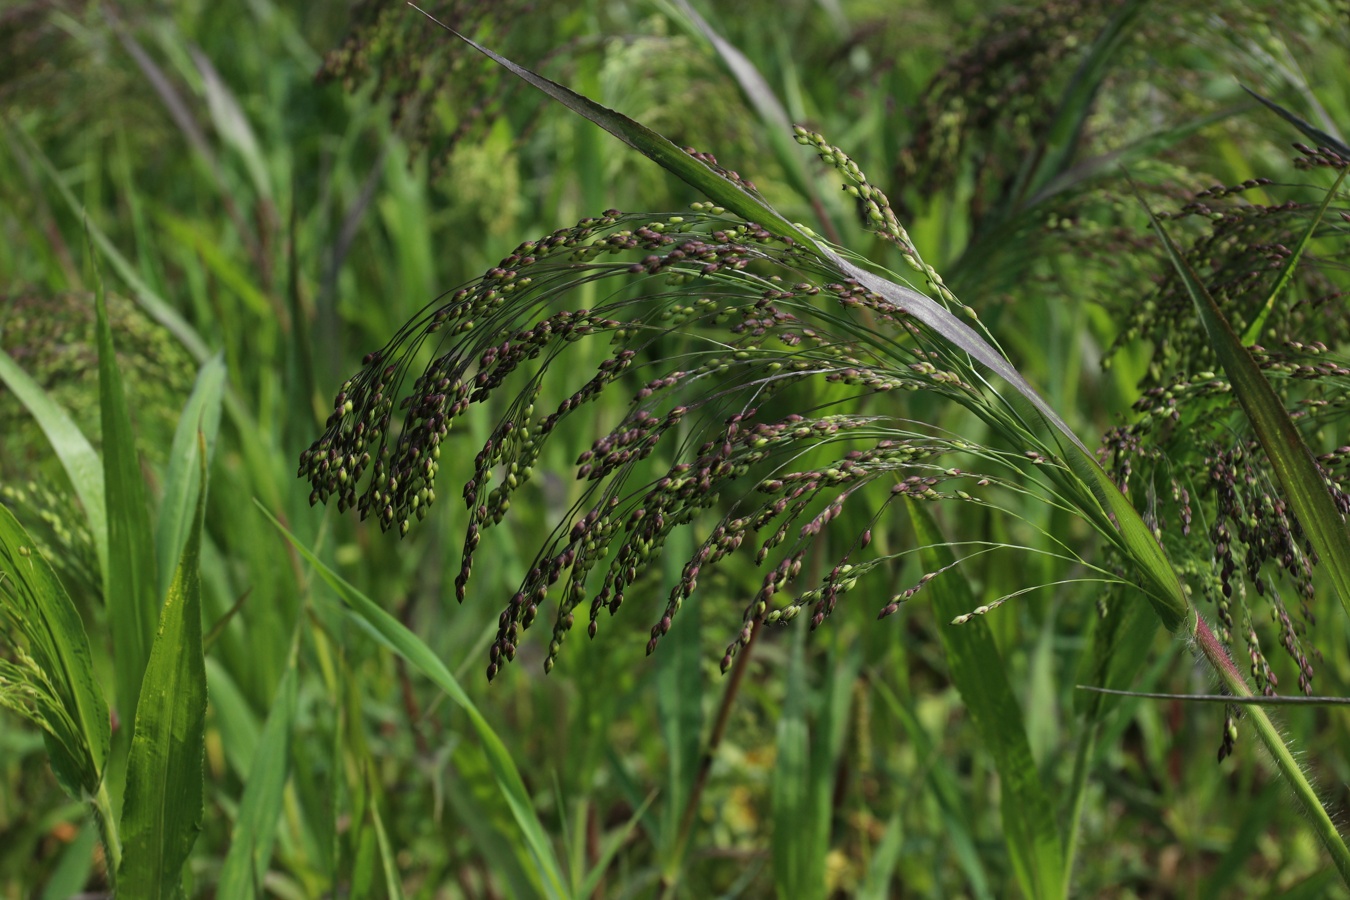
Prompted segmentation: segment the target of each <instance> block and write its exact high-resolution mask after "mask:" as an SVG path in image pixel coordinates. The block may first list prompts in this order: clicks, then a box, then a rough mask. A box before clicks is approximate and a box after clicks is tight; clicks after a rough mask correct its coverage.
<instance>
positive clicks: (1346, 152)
mask: <svg viewBox="0 0 1350 900" xmlns="http://www.w3.org/2000/svg"><path fill="white" fill-rule="evenodd" d="M1242 89H1243V90H1244V91H1246V92H1247V93H1249V94H1251V95H1252V96H1253V97H1255V98H1256V99H1257V100H1260V101H1261V103H1263V104H1264V105H1265V107H1266V108H1267V109H1269V110H1270V111H1271V112H1273V113H1275V115H1277V116H1279V117H1280V118H1281V119H1284V120H1285V121H1286V122H1288V123H1289V124H1290V125H1293V126H1294V127H1295V128H1297V129H1298V130H1299V131H1301V132H1303V135H1304V137H1306V138H1308V139H1309V140H1311V141H1313V142H1314V144H1316V145H1317V146H1318V147H1330V148H1331V149H1332V150H1334V151H1335V152H1336V153H1338V154H1340V155H1341V156H1343V157H1346V158H1350V146H1347V145H1346V143H1345V142H1344V141H1340V140H1337V139H1336V138H1335V137H1333V136H1331V135H1329V134H1327V133H1326V132H1325V131H1323V130H1322V129H1320V128H1318V127H1316V126H1315V125H1313V124H1312V123H1311V122H1306V121H1304V120H1303V119H1301V118H1299V117H1298V116H1296V115H1294V114H1293V113H1291V112H1290V111H1289V110H1287V109H1285V108H1284V107H1283V106H1280V104H1278V103H1275V102H1274V101H1272V100H1267V99H1266V98H1265V97H1262V96H1261V95H1260V94H1258V93H1257V92H1256V91H1254V90H1252V89H1251V88H1249V87H1247V86H1246V85H1243V86H1242Z"/></svg>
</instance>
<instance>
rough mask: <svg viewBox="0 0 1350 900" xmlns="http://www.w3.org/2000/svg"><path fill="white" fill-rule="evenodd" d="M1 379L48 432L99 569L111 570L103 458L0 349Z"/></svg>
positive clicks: (43, 430)
mask: <svg viewBox="0 0 1350 900" xmlns="http://www.w3.org/2000/svg"><path fill="white" fill-rule="evenodd" d="M0 381H4V383H5V387H7V388H9V390H10V391H11V392H12V393H13V394H14V396H15V397H17V398H18V400H19V402H20V403H22V404H23V405H24V407H25V408H27V410H28V412H29V413H31V414H32V416H33V418H34V419H35V420H37V423H38V427H40V428H41V429H42V433H43V434H45V435H46V436H47V442H48V443H49V444H51V445H52V451H53V452H54V453H55V454H56V458H57V459H59V460H60V461H61V466H62V467H63V468H64V469H65V470H66V476H67V477H68V478H69V479H70V484H71V487H73V488H74V489H75V496H76V497H78V498H80V505H81V506H83V507H84V515H85V518H86V519H87V520H88V522H89V533H90V534H92V535H93V538H94V551H95V553H97V555H98V567H99V571H100V572H101V573H102V574H103V576H104V578H105V579H106V578H107V572H108V512H107V509H108V508H107V503H106V501H105V500H104V495H103V460H101V459H99V456H98V452H97V451H96V450H94V445H93V444H91V443H89V439H88V438H86V437H85V436H84V432H82V431H80V429H79V426H77V425H76V424H75V421H74V420H73V419H71V417H70V414H69V413H67V412H66V411H65V410H64V409H62V408H61V407H60V406H59V405H58V404H57V403H56V402H55V401H54V400H52V398H51V397H49V396H47V392H46V391H44V390H43V389H42V386H41V385H39V384H38V383H37V382H36V381H34V380H33V379H32V378H30V377H28V373H27V372H25V371H24V370H23V369H21V368H19V364H18V363H16V362H15V361H14V360H13V359H12V358H11V357H10V355H9V354H8V353H6V352H5V351H3V350H0Z"/></svg>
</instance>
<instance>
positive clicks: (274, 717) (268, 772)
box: [216, 663, 298, 900]
mask: <svg viewBox="0 0 1350 900" xmlns="http://www.w3.org/2000/svg"><path fill="white" fill-rule="evenodd" d="M297 684H298V679H297V677H296V668H295V665H294V663H292V665H291V666H290V667H289V668H288V669H287V670H286V674H285V675H283V676H282V677H281V684H279V685H277V692H276V696H275V697H274V698H273V700H272V711H271V712H270V713H268V716H267V724H266V725H265V726H263V732H262V738H261V739H260V740H259V741H258V747H257V750H256V751H255V752H254V754H253V762H252V763H251V764H250V765H249V769H248V781H247V782H246V783H245V784H244V797H243V799H242V800H241V801H240V803H239V817H238V818H237V819H235V821H234V828H233V829H232V830H231V832H230V849H229V852H228V853H227V854H226V856H225V865H224V866H223V867H222V868H221V870H220V882H219V884H218V885H217V887H216V894H217V896H220V897H239V898H241V900H251V898H253V897H256V896H257V894H255V893H254V888H255V887H256V886H258V885H261V884H262V883H263V876H264V875H266V874H267V867H268V864H269V863H270V862H271V859H272V844H273V842H274V841H275V840H276V833H277V823H278V821H279V820H280V818H281V801H282V796H283V793H284V791H285V788H286V780H287V778H289V777H290V759H291V734H292V732H293V728H294V724H295V712H296V705H297V701H296V685H297Z"/></svg>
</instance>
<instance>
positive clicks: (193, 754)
mask: <svg viewBox="0 0 1350 900" xmlns="http://www.w3.org/2000/svg"><path fill="white" fill-rule="evenodd" d="M198 447H199V449H200V450H201V451H202V454H203V455H199V456H198V459H199V465H204V452H205V450H204V447H203V445H202V443H199V444H198ZM203 477H205V476H203ZM205 507H206V495H205V492H204V491H200V492H198V494H197V512H196V515H195V516H194V518H193V523H192V528H191V530H190V531H189V532H188V540H187V546H186V547H184V548H183V555H182V557H181V559H180V560H179V563H178V571H177V572H176V573H175V574H174V578H173V584H172V585H170V587H169V593H168V596H167V597H166V598H165V601H164V608H163V609H162V610H161V612H160V618H159V631H158V633H157V634H156V635H155V642H154V645H153V646H152V647H151V648H150V660H149V663H148V664H147V665H146V668H145V679H144V681H143V682H142V684H141V692H140V697H139V699H138V701H137V704H136V728H135V732H134V734H133V736H132V739H131V753H130V756H129V757H128V760H127V788H126V798H125V800H124V801H123V805H122V823H121V833H122V840H123V856H122V864H121V866H120V869H119V871H118V878H117V887H118V893H119V894H120V895H121V896H125V897H137V898H147V900H158V898H164V900H167V898H171V897H174V896H175V895H176V894H177V893H178V891H179V889H180V886H181V884H182V879H183V866H184V864H185V863H186V862H187V858H188V853H189V852H190V851H191V850H192V845H193V844H194V843H195V842H196V840H197V834H198V832H200V831H201V826H202V796H203V770H202V763H203V756H204V753H205V749H206V665H205V662H204V660H203V658H202V609H201V572H200V568H199V565H198V557H199V554H200V550H201V534H202V518H203V515H204V512H205Z"/></svg>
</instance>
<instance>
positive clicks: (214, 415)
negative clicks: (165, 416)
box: [155, 354, 225, 597]
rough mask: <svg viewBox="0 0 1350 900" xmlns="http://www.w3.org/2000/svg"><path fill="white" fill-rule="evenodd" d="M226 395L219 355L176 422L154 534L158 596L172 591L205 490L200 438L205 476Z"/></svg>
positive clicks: (207, 366) (203, 369) (209, 364)
mask: <svg viewBox="0 0 1350 900" xmlns="http://www.w3.org/2000/svg"><path fill="white" fill-rule="evenodd" d="M224 389H225V361H224V358H223V357H222V356H221V355H220V354H216V355H215V356H213V357H211V358H210V359H208V360H207V361H206V362H205V363H203V364H202V367H201V369H199V370H198V372H197V382H196V384H194V385H193V387H192V394H191V396H189V397H188V400H187V403H186V404H185V405H184V406H183V413H182V415H181V416H179V417H178V428H177V429H176V430H175V431H174V435H173V445H172V447H171V448H170V450H169V467H168V471H167V472H166V473H165V476H164V499H163V500H162V501H160V506H159V522H158V527H157V529H156V531H155V556H156V558H157V559H158V560H159V594H158V596H161V597H162V596H164V592H165V591H167V590H168V589H169V582H170V580H171V579H172V578H173V568H172V565H173V563H172V561H173V560H176V559H178V556H179V554H181V553H182V552H183V543H184V542H185V541H186V540H187V533H188V528H189V525H190V523H191V516H192V510H193V509H194V508H195V506H196V504H197V492H198V491H200V490H201V485H202V471H203V468H202V466H201V465H199V464H198V462H197V432H198V431H200V432H201V433H202V435H203V437H205V439H206V467H205V469H206V471H208V472H209V471H210V469H211V458H212V456H213V455H214V452H215V448H216V437H217V435H218V434H219V433H220V406H221V398H222V396H223V394H224Z"/></svg>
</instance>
